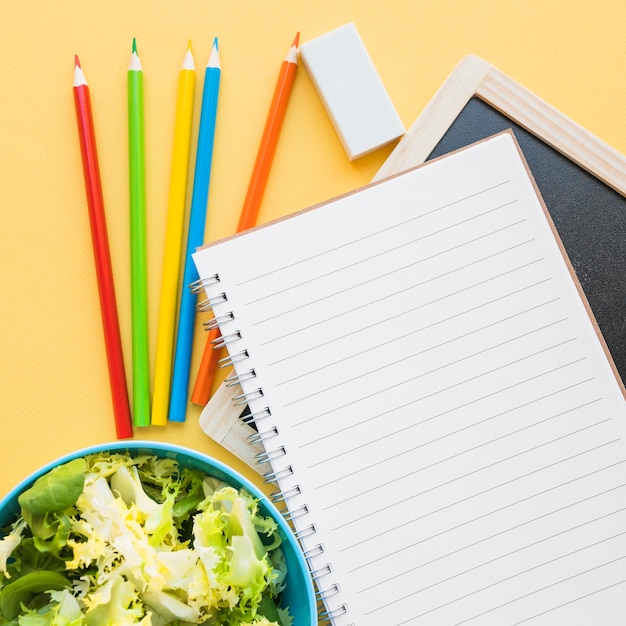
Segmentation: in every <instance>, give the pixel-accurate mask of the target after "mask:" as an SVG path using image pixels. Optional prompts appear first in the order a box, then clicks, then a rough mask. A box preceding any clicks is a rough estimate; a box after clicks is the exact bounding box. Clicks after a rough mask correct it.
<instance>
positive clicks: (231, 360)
mask: <svg viewBox="0 0 626 626" xmlns="http://www.w3.org/2000/svg"><path fill="white" fill-rule="evenodd" d="M249 356H250V355H249V354H248V351H247V350H241V351H240V352H235V354H229V355H228V356H227V357H224V358H223V359H220V360H219V361H218V362H217V366H218V367H231V366H232V365H235V363H239V362H240V361H245V360H246V359H247V358H249Z"/></svg>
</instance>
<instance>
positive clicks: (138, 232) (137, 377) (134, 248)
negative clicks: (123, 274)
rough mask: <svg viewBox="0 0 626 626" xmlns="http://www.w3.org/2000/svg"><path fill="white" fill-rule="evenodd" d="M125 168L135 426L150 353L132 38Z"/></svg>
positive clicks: (142, 417) (137, 76) (137, 75)
mask: <svg viewBox="0 0 626 626" xmlns="http://www.w3.org/2000/svg"><path fill="white" fill-rule="evenodd" d="M128 165H129V170H128V171H129V189H130V263H131V268H130V269H131V271H130V281H131V313H132V355H133V367H132V372H133V384H132V390H133V393H132V398H133V423H134V424H135V426H149V425H150V354H149V348H148V284H147V246H146V183H145V157H144V116H143V68H142V67H141V61H140V60H139V55H138V54H137V42H136V40H135V39H133V49H132V54H131V57H130V65H129V67H128Z"/></svg>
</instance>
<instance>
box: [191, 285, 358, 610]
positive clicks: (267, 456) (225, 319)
mask: <svg viewBox="0 0 626 626" xmlns="http://www.w3.org/2000/svg"><path fill="white" fill-rule="evenodd" d="M219 282H220V280H219V275H218V274H214V275H212V276H209V277H207V278H205V279H203V280H201V281H196V283H194V284H193V285H192V286H191V289H192V291H193V292H194V293H199V292H200V291H201V290H203V289H204V288H205V287H207V286H209V285H212V284H216V283H219ZM227 301H228V298H227V296H226V294H225V293H219V294H216V295H213V296H209V297H208V298H207V299H206V300H204V301H203V302H202V303H201V304H199V305H198V306H199V307H202V308H201V309H200V310H209V309H212V308H213V305H215V304H218V303H223V302H227ZM234 320H235V316H234V314H233V313H232V312H227V313H223V314H220V315H215V316H214V317H213V318H212V319H210V320H208V321H206V322H205V323H204V327H205V329H207V330H212V329H215V328H220V329H222V327H223V326H227V325H228V324H229V323H231V322H233V321H234ZM224 330H230V329H227V328H226V327H225V328H224ZM241 339H243V338H242V335H241V332H240V331H239V330H233V331H231V332H226V333H224V334H222V335H221V336H220V337H219V338H218V339H216V340H215V341H213V342H212V343H213V347H214V348H219V347H222V346H227V347H228V348H229V351H230V349H231V346H232V344H233V343H234V342H237V341H240V340H241ZM249 357H250V355H249V353H248V351H247V350H246V349H243V350H240V351H238V352H233V353H231V354H229V355H228V356H227V357H225V358H223V359H220V360H219V361H218V366H219V367H230V366H236V365H239V364H241V363H242V362H244V361H245V360H247V359H248V358H249ZM236 369H239V368H236ZM242 369H243V368H242ZM256 376H257V375H256V371H255V369H254V368H250V369H247V370H244V371H237V372H236V373H235V374H233V375H232V376H229V377H228V378H227V379H226V380H225V384H226V385H227V386H229V387H231V386H235V385H241V386H242V393H241V394H239V395H237V396H236V397H235V398H233V402H234V404H235V405H236V406H242V405H250V403H251V402H252V403H253V404H254V401H255V400H259V399H260V398H263V397H264V393H263V389H262V388H261V387H253V388H251V389H246V386H247V385H246V383H249V382H250V381H253V380H254V379H255V378H256ZM261 406H262V405H261ZM271 416H272V411H271V409H270V407H268V406H266V407H263V408H260V409H259V408H256V410H254V411H251V412H250V414H249V415H245V416H243V417H242V421H243V422H245V423H247V424H254V425H255V426H258V424H259V422H263V423H266V420H268V419H269V418H271ZM278 435H279V431H278V428H277V427H276V426H275V425H273V424H270V425H267V423H266V426H265V427H264V428H263V429H258V431H257V432H254V433H252V434H251V435H250V436H249V437H248V441H249V442H250V443H251V444H258V443H262V444H264V451H263V452H260V453H259V454H257V455H256V457H255V460H256V463H257V464H258V465H263V464H269V465H270V470H269V471H267V472H265V473H264V474H262V478H263V480H264V482H266V483H278V486H279V488H278V489H277V490H276V491H274V492H273V493H271V494H270V496H269V497H270V500H271V501H272V502H273V503H281V502H287V501H288V500H292V499H297V498H298V497H300V496H302V495H303V494H302V489H301V487H300V485H298V484H296V485H291V486H289V487H287V485H285V488H283V487H282V486H281V482H283V481H285V480H287V479H289V477H291V476H293V475H294V470H293V467H292V466H291V465H287V466H283V467H280V463H276V462H277V461H278V460H279V459H281V458H283V457H285V456H287V450H286V448H285V447H284V446H280V445H279V446H276V447H271V446H268V445H266V444H267V442H268V441H270V440H271V439H272V438H273V437H277V436H278ZM276 465H278V467H276ZM292 504H293V508H292V507H289V508H288V510H286V511H285V512H283V516H284V518H285V520H286V521H287V522H290V523H292V524H293V525H294V528H295V530H294V534H295V536H296V538H297V540H298V542H299V543H300V544H301V546H302V549H303V553H304V557H305V559H306V562H307V564H308V566H309V570H310V572H311V577H312V579H313V581H314V583H315V587H316V595H317V598H318V599H319V600H321V601H323V602H325V603H326V601H327V600H328V599H329V598H333V597H335V596H337V595H338V594H339V593H340V587H339V585H338V584H336V583H334V582H332V583H331V582H330V581H328V580H327V579H326V577H327V576H329V575H331V574H332V573H333V569H332V567H331V565H330V563H324V561H323V560H322V561H321V563H324V564H323V565H316V561H317V560H318V559H321V558H323V557H324V555H325V549H324V546H323V544H322V543H315V542H314V539H313V537H314V535H315V534H316V533H317V528H316V526H315V524H314V523H309V524H306V518H307V516H309V515H310V509H309V506H308V505H307V504H306V503H304V504H299V505H298V504H297V503H296V502H293V503H292ZM296 520H301V523H304V524H306V525H303V526H302V528H298V526H299V524H298V523H297V522H296ZM294 522H295V523H294ZM326 606H327V607H328V608H327V609H326V610H324V611H322V612H320V615H319V616H320V618H321V619H328V620H331V621H332V620H333V619H334V618H336V617H339V616H340V615H345V614H346V613H347V612H348V609H347V606H346V604H340V605H339V606H336V607H333V606H332V604H331V605H329V604H328V603H326Z"/></svg>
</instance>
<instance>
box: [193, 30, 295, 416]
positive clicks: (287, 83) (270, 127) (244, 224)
mask: <svg viewBox="0 0 626 626" xmlns="http://www.w3.org/2000/svg"><path fill="white" fill-rule="evenodd" d="M299 40H300V33H297V34H296V38H295V39H294V40H293V43H292V44H291V47H290V48H289V52H288V53H287V56H286V57H285V60H284V61H283V63H282V65H281V67H280V73H279V74H278V81H277V82H276V87H275V88H274V96H273V97H272V103H271V105H270V110H269V113H268V115H267V121H266V122H265V128H264V130H263V136H262V137H261V144H260V146H259V151H258V153H257V157H256V161H255V163H254V169H253V170H252V176H251V177H250V183H249V184H248V191H247V193H246V198H245V200H244V203H243V208H242V209H241V215H240V217H239V224H238V226H237V232H241V231H243V230H248V229H249V228H252V227H253V226H254V225H255V224H256V220H257V216H258V214H259V208H260V206H261V200H262V199H263V192H264V191H265V187H266V186H267V179H268V178H269V173H270V168H271V166H272V161H273V159H274V153H275V152H276V146H277V144H278V138H279V136H280V129H281V128H282V125H283V120H284V119H285V113H286V112H287V104H288V103H289V97H290V95H291V89H292V87H293V82H294V80H295V78H296V70H297V69H298V43H299ZM219 334H220V333H219V330H218V329H214V330H211V331H209V334H208V337H207V342H206V346H205V348H204V352H203V354H202V360H201V361H200V367H199V369H198V375H197V378H196V383H195V385H194V388H193V392H192V394H191V401H192V402H193V403H194V404H206V403H207V402H208V401H209V399H210V397H211V389H212V387H213V380H214V378H215V371H216V369H217V361H218V358H219V352H218V350H214V349H213V342H214V341H215V340H216V339H217V338H218V337H219Z"/></svg>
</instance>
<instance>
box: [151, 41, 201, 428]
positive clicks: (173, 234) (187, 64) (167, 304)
mask: <svg viewBox="0 0 626 626" xmlns="http://www.w3.org/2000/svg"><path fill="white" fill-rule="evenodd" d="M195 82H196V71H195V66H194V61H193V56H192V53H191V42H190V43H189V47H188V48H187V52H186V54H185V58H184V61H183V65H182V67H181V69H180V74H179V78H178V96H177V102H176V121H175V126H174V147H173V154H172V167H171V173H170V190H169V201H168V213H167V224H166V234H165V251H164V258H163V274H162V279H161V302H160V310H159V323H158V327H157V344H156V355H155V369H154V393H153V397H152V418H151V422H152V424H153V425H156V426H165V425H166V424H167V421H168V420H167V416H168V411H169V399H170V387H171V377H172V367H173V354H174V338H175V330H176V311H177V304H178V291H179V275H180V265H181V258H182V248H183V231H184V223H185V202H186V195H187V173H188V169H189V147H190V144H191V126H192V118H193V100H194V91H195Z"/></svg>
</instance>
